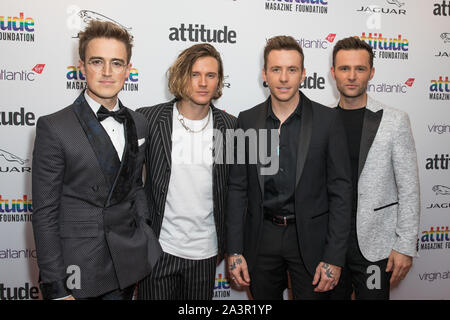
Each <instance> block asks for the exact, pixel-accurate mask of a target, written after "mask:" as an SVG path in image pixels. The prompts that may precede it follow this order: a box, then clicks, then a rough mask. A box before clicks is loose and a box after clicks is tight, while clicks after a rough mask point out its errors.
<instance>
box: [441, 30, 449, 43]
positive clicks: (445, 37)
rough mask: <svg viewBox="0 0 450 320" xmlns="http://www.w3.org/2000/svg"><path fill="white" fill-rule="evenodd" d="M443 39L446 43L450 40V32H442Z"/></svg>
mask: <svg viewBox="0 0 450 320" xmlns="http://www.w3.org/2000/svg"><path fill="white" fill-rule="evenodd" d="M441 39H442V40H444V42H445V43H447V42H450V32H442V33H441Z"/></svg>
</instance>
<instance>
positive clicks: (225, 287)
mask: <svg viewBox="0 0 450 320" xmlns="http://www.w3.org/2000/svg"><path fill="white" fill-rule="evenodd" d="M230 296H231V288H230V282H229V281H228V279H227V278H225V277H222V274H221V273H219V274H218V276H217V277H216V281H215V283H214V296H213V297H214V298H229V297H230Z"/></svg>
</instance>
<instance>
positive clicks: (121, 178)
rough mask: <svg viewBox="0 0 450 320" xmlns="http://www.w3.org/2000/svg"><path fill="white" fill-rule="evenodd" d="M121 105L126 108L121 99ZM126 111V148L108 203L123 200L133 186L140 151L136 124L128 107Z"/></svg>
mask: <svg viewBox="0 0 450 320" xmlns="http://www.w3.org/2000/svg"><path fill="white" fill-rule="evenodd" d="M119 107H120V108H125V107H124V106H123V105H122V102H120V100H119ZM126 111H127V112H125V116H126V120H125V122H124V131H125V148H124V149H125V150H124V153H123V156H122V162H121V165H120V169H119V170H118V172H117V174H116V177H115V180H114V184H113V186H112V188H111V191H110V194H109V197H108V201H107V205H109V204H117V203H119V202H121V201H122V200H123V199H124V198H125V197H126V196H127V194H128V193H129V192H130V190H131V189H132V187H133V181H134V170H135V167H136V159H137V155H138V152H139V147H138V137H137V130H136V124H135V123H134V120H133V117H132V116H131V114H130V112H128V109H126Z"/></svg>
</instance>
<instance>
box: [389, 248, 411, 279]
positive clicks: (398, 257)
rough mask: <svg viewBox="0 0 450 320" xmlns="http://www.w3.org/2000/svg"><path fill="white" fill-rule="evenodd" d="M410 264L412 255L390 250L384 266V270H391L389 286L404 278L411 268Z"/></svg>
mask: <svg viewBox="0 0 450 320" xmlns="http://www.w3.org/2000/svg"><path fill="white" fill-rule="evenodd" d="M411 266H412V257H410V256H407V255H404V254H403V253H400V252H397V251H395V250H392V252H391V254H390V255H389V258H388V263H387V267H386V272H390V271H392V275H391V286H393V285H397V284H398V283H399V282H400V281H402V280H403V279H405V277H406V275H407V274H408V272H409V269H411Z"/></svg>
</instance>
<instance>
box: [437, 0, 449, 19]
mask: <svg viewBox="0 0 450 320" xmlns="http://www.w3.org/2000/svg"><path fill="white" fill-rule="evenodd" d="M433 14H434V15H435V16H443V17H450V1H446V0H442V3H435V4H434V6H433Z"/></svg>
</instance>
